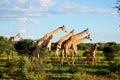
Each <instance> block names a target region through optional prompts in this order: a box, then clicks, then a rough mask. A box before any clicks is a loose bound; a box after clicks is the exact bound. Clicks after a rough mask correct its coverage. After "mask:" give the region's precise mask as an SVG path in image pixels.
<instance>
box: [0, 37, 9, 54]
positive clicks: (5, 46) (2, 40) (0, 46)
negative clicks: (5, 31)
mask: <svg viewBox="0 0 120 80" xmlns="http://www.w3.org/2000/svg"><path fill="white" fill-rule="evenodd" d="M9 49H10V45H9V43H8V40H7V38H6V37H3V36H0V54H2V53H3V52H5V51H8V50H9Z"/></svg>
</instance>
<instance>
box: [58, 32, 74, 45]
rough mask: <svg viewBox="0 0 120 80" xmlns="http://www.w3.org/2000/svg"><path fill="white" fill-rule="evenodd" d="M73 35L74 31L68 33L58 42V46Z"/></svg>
mask: <svg viewBox="0 0 120 80" xmlns="http://www.w3.org/2000/svg"><path fill="white" fill-rule="evenodd" d="M72 35H73V33H71V32H70V33H68V34H67V35H65V36H63V37H62V38H61V39H60V40H59V41H58V42H57V46H61V44H62V43H63V42H64V41H65V40H67V39H68V38H70V37H71V36H72Z"/></svg>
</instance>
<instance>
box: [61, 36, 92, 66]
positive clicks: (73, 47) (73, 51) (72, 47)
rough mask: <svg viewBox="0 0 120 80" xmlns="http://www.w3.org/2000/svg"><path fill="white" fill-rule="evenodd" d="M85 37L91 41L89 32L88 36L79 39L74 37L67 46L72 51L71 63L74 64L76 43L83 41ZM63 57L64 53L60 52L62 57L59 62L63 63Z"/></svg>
mask: <svg viewBox="0 0 120 80" xmlns="http://www.w3.org/2000/svg"><path fill="white" fill-rule="evenodd" d="M87 39H88V40H90V41H92V38H91V37H90V34H89V35H88V36H85V37H83V38H81V39H76V40H74V41H73V42H72V45H71V47H70V48H69V49H70V50H71V52H72V64H74V55H77V45H78V44H80V43H82V42H84V41H86V40H87ZM63 58H64V53H62V59H61V60H62V62H61V63H62V64H63ZM66 58H67V57H66ZM67 60H68V59H67Z"/></svg>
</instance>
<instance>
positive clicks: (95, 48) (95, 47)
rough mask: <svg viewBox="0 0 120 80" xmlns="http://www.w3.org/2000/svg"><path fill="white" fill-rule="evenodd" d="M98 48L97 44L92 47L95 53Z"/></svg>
mask: <svg viewBox="0 0 120 80" xmlns="http://www.w3.org/2000/svg"><path fill="white" fill-rule="evenodd" d="M96 50H97V45H95V46H94V48H93V49H92V52H93V53H94V52H95V51H96Z"/></svg>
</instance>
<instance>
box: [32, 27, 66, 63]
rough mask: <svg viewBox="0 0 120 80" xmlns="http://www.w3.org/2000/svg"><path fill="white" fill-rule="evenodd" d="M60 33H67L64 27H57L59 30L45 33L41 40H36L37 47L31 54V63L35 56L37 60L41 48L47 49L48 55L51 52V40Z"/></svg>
mask: <svg viewBox="0 0 120 80" xmlns="http://www.w3.org/2000/svg"><path fill="white" fill-rule="evenodd" d="M60 31H64V32H67V31H66V28H65V26H64V25H63V26H61V27H59V28H57V29H56V30H54V31H52V32H49V33H47V34H46V35H45V36H43V37H42V38H40V39H39V40H37V46H36V50H35V51H34V52H33V56H32V61H33V60H34V58H33V57H34V56H36V55H37V57H38V58H39V52H40V49H41V48H42V47H43V45H44V46H45V47H46V48H47V49H48V51H49V53H50V51H51V40H52V38H53V37H55V36H56V35H57V34H58V33H59V32H60ZM45 44H46V45H45Z"/></svg>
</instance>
